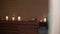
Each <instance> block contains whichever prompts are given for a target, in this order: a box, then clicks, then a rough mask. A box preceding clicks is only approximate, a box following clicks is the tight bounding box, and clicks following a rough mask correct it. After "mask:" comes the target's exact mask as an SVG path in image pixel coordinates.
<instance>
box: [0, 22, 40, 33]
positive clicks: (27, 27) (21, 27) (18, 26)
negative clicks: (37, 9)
mask: <svg viewBox="0 0 60 34" xmlns="http://www.w3.org/2000/svg"><path fill="white" fill-rule="evenodd" d="M38 29H39V22H34V21H0V34H38Z"/></svg>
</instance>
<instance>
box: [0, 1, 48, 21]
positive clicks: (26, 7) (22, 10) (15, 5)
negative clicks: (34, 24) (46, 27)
mask: <svg viewBox="0 0 60 34" xmlns="http://www.w3.org/2000/svg"><path fill="white" fill-rule="evenodd" d="M0 3H1V4H0V5H1V6H0V17H5V16H6V15H8V16H9V18H10V19H11V17H12V16H15V17H17V16H21V17H22V20H29V19H31V18H33V17H37V18H38V20H40V19H43V18H44V17H45V15H46V11H48V1H47V0H0Z"/></svg>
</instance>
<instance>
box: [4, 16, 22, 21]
mask: <svg viewBox="0 0 60 34" xmlns="http://www.w3.org/2000/svg"><path fill="white" fill-rule="evenodd" d="M5 19H6V21H8V20H9V17H8V16H6V17H5ZM14 20H15V17H12V21H14ZM18 21H21V17H20V16H18Z"/></svg>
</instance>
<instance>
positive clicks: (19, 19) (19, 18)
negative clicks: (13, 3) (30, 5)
mask: <svg viewBox="0 0 60 34" xmlns="http://www.w3.org/2000/svg"><path fill="white" fill-rule="evenodd" d="M5 19H6V21H8V20H9V17H8V16H6V17H5ZM11 19H12V21H14V20H15V17H12V18H11ZM17 19H18V21H21V17H20V16H18V17H17ZM42 21H43V20H40V22H42ZM44 22H46V18H44Z"/></svg>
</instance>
